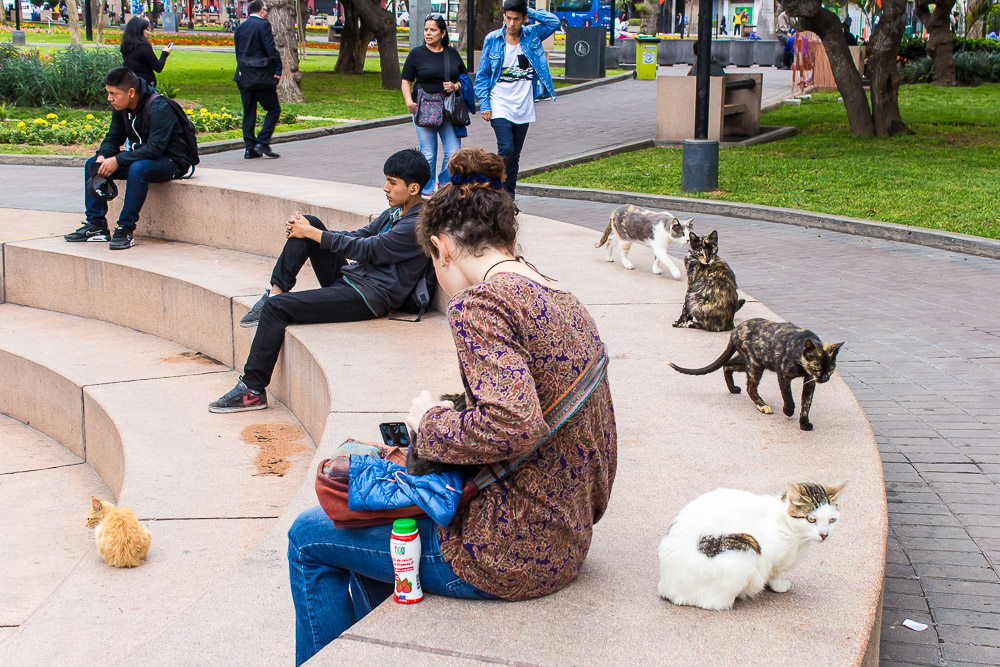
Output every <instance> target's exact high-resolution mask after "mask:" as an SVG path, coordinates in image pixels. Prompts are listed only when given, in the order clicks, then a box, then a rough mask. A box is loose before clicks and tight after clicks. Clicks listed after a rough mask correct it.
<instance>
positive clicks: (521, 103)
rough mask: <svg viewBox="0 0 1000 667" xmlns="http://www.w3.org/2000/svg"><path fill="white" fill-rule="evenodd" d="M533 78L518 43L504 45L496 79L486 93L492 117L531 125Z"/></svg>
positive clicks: (533, 107)
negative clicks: (488, 97)
mask: <svg viewBox="0 0 1000 667" xmlns="http://www.w3.org/2000/svg"><path fill="white" fill-rule="evenodd" d="M534 78H535V69H534V68H533V67H532V66H531V63H529V62H528V57H527V56H526V55H524V49H522V48H521V43H520V42H518V43H517V44H507V43H506V42H504V49H503V65H502V66H501V68H500V78H499V79H497V83H496V85H495V86H493V90H492V91H491V92H490V106H491V107H493V109H492V112H493V117H494V118H505V119H507V120H509V121H510V122H512V123H531V122H534V120H535V95H534V82H533V79H534Z"/></svg>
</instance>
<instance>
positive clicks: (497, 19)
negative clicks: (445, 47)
mask: <svg viewBox="0 0 1000 667" xmlns="http://www.w3.org/2000/svg"><path fill="white" fill-rule="evenodd" d="M473 2H474V4H473V9H474V10H475V14H476V15H475V16H474V17H473V24H472V31H473V35H472V50H473V51H478V50H480V49H482V48H483V40H485V39H486V35H488V34H490V33H491V32H493V31H494V30H496V29H497V28H499V27H500V26H501V25H502V24H503V18H501V16H500V15H501V11H500V8H501V7H502V6H503V2H502V0H473ZM468 5H469V3H468V2H467V0H461V2H460V3H459V5H458V18H457V19H456V22H457V23H458V33H459V39H458V40H457V44H455V45H454V46H455V48H456V49H458V50H459V51H462V52H463V53H464V52H465V50H466V49H467V48H468V47H467V46H466V39H467V38H468V35H466V34H465V33H466V32H467V30H466V26H468V24H469V19H468V11H469V8H468ZM414 26H417V27H416V28H414ZM414 29H416V30H423V25H422V24H421V23H420V21H419V17H418V18H417V19H414V17H413V16H412V15H411V16H410V30H414Z"/></svg>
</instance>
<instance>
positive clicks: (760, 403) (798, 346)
mask: <svg viewBox="0 0 1000 667" xmlns="http://www.w3.org/2000/svg"><path fill="white" fill-rule="evenodd" d="M842 345H843V343H835V344H833V345H824V344H823V342H822V341H821V340H820V339H819V337H818V336H817V335H816V334H814V333H813V332H812V331H809V330H808V329H800V328H798V327H797V326H795V325H794V324H792V323H790V322H771V321H769V320H765V319H761V318H755V319H752V320H747V321H746V322H741V323H740V325H739V326H738V327H736V330H735V331H733V333H732V334H730V335H729V346H728V347H726V351H725V352H723V353H722V356H721V357H719V358H718V359H716V360H715V361H713V362H712V363H711V364H709V365H708V366H705V367H704V368H695V369H691V368H681V367H680V366H676V365H674V364H669V365H670V367H671V368H673V369H674V370H676V371H680V372H681V373H684V374H686V375H707V374H709V373H711V372H713V371H717V370H719V369H720V368H722V369H723V374H724V375H725V378H726V386H727V387H728V388H729V391H730V393H733V394H738V393H740V388H739V387H737V386H736V385H735V384H734V383H733V373H735V372H740V373H746V374H747V395H748V396H749V397H750V399H751V400H752V401H753V402H754V404H755V405H756V406H757V410H759V411H760V412H761V413H762V414H765V415H769V414H771V412H772V410H771V407H770V406H769V405H768V404H767V403H765V402H764V399H762V398H761V397H760V394H758V393H757V385H758V384H759V383H760V378H761V376H762V375H763V374H764V371H765V370H769V371H774V372H775V373H777V374H778V387H779V388H780V389H781V398H782V400H783V401H784V405H783V406H782V410H783V411H784V413H785V415H786V416H788V417H791V416H792V415H794V414H795V400H794V399H793V398H792V386H791V385H792V380H793V379H795V378H804V380H803V382H802V409H801V411H800V412H799V428H801V429H802V430H803V431H811V430H812V427H813V425H812V424H811V423H810V422H809V410H810V408H811V407H812V399H813V392H814V391H815V390H816V383H817V382H819V383H823V382H826V381H827V380H829V379H830V376H832V375H833V372H834V371H835V370H837V352H839V351H840V347H841V346H842Z"/></svg>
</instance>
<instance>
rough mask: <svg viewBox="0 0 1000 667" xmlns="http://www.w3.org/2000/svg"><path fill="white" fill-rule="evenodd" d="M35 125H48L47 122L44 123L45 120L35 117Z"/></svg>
mask: <svg viewBox="0 0 1000 667" xmlns="http://www.w3.org/2000/svg"><path fill="white" fill-rule="evenodd" d="M35 125H48V123H46V122H45V120H44V119H42V118H36V119H35Z"/></svg>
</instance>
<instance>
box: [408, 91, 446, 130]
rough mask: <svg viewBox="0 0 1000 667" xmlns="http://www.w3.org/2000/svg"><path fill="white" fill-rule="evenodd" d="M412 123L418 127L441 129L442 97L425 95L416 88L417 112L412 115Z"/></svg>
mask: <svg viewBox="0 0 1000 667" xmlns="http://www.w3.org/2000/svg"><path fill="white" fill-rule="evenodd" d="M413 122H414V123H416V124H417V125H419V126H420V127H431V128H437V127H441V125H443V124H444V95H443V94H442V93H425V92H424V91H423V90H422V89H420V88H418V89H417V110H416V112H415V113H414V114H413Z"/></svg>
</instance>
